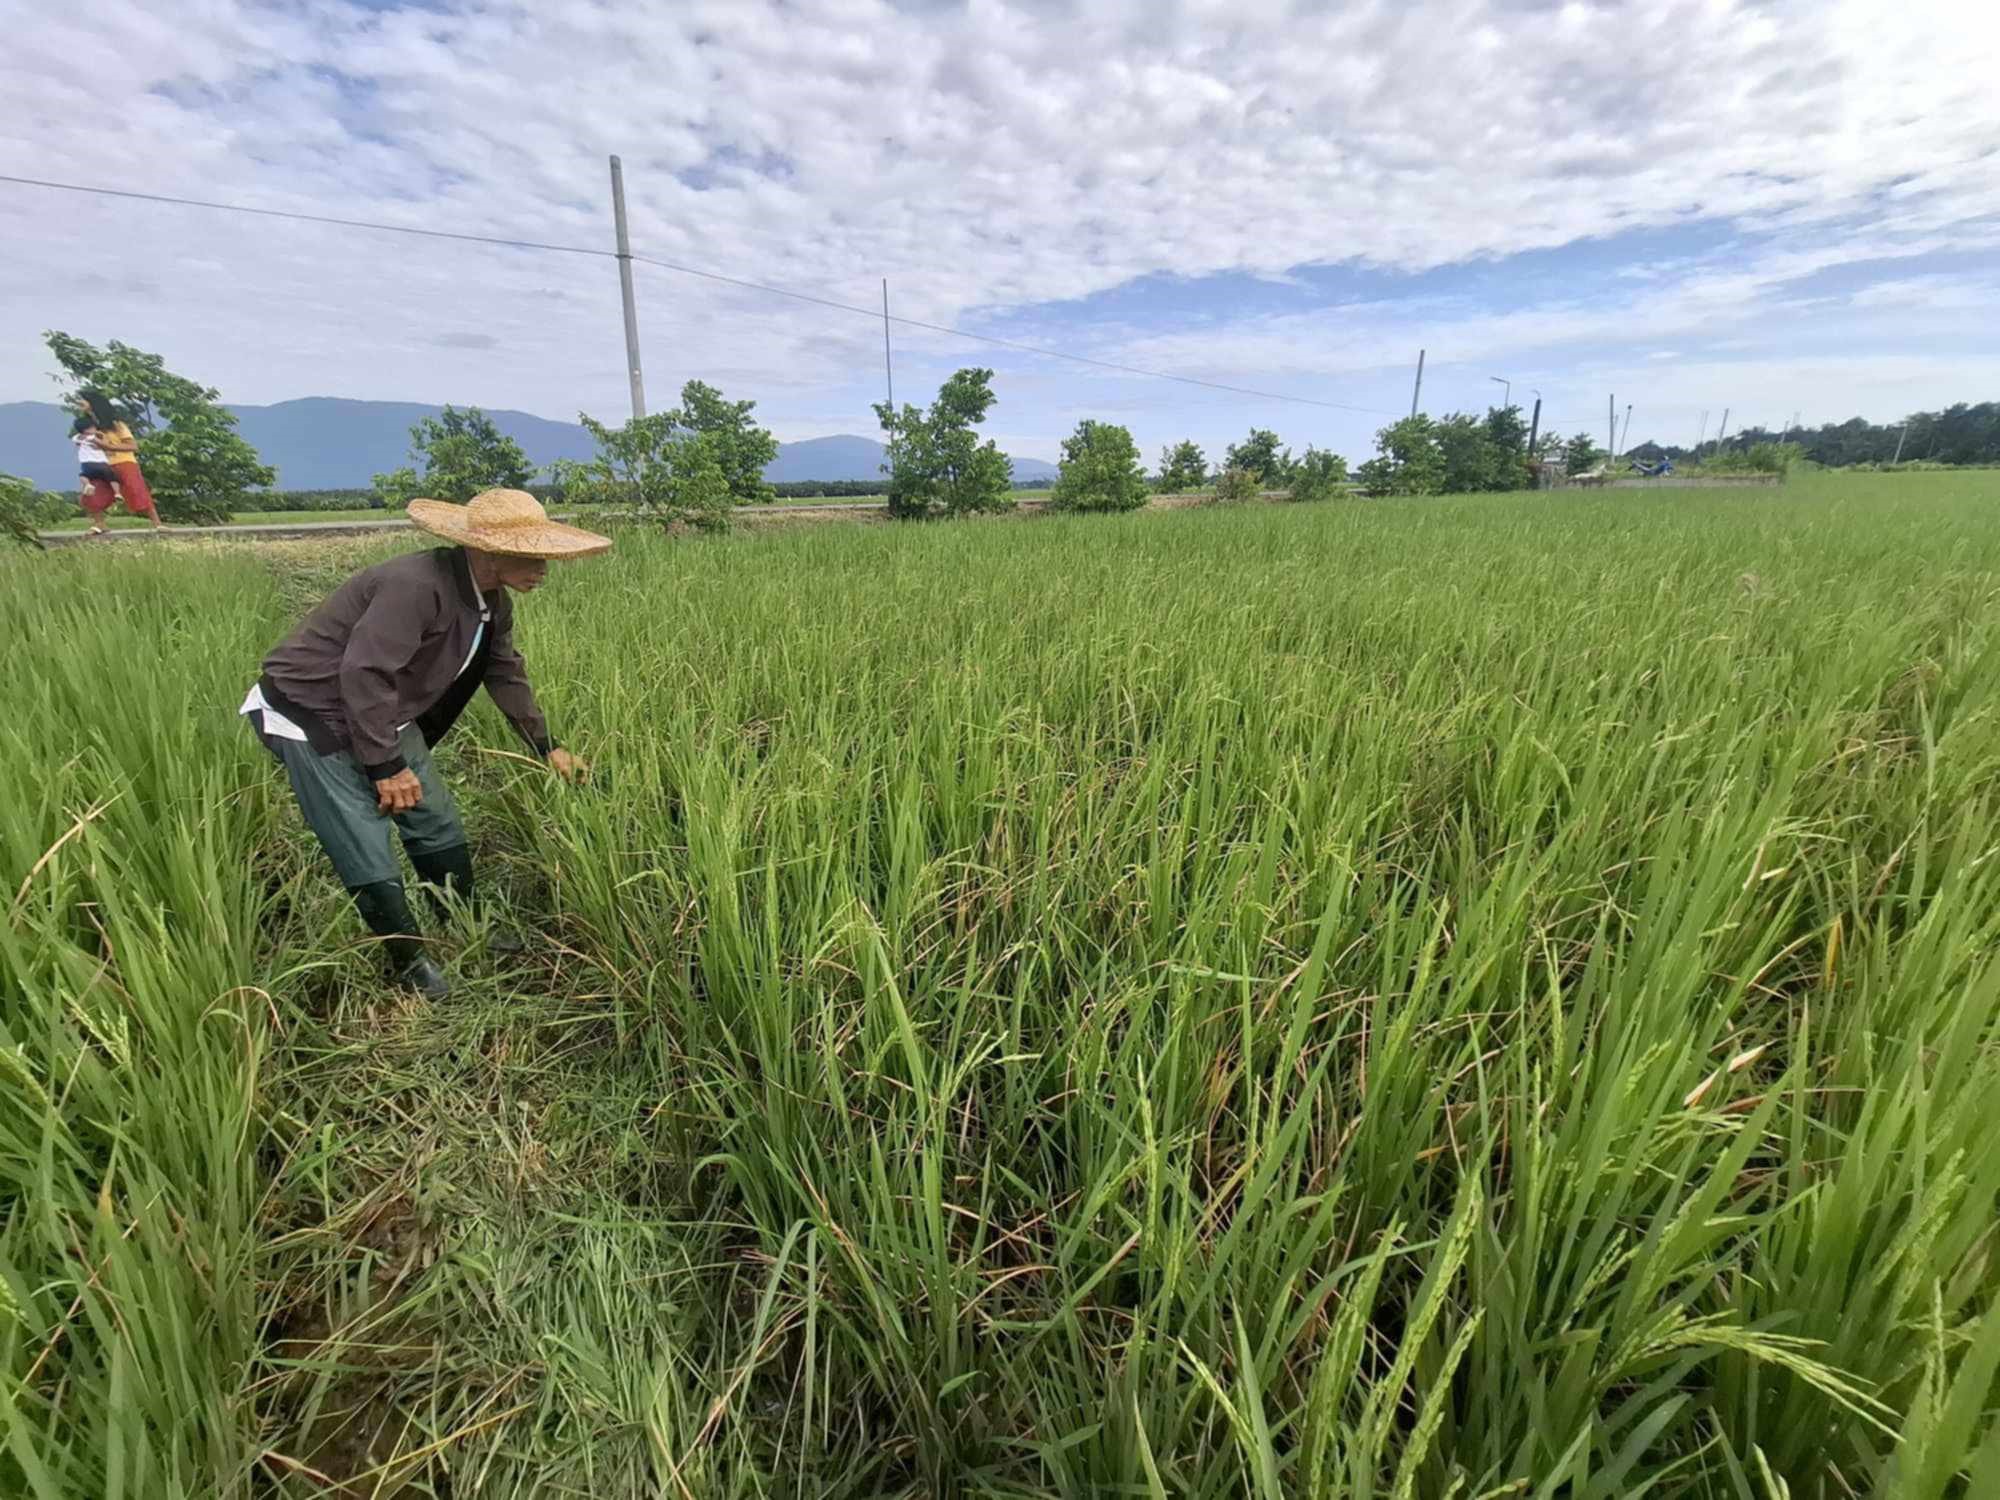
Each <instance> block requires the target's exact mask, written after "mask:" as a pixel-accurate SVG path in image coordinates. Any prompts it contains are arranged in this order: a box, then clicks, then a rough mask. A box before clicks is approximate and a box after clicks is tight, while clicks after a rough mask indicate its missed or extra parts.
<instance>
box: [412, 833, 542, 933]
mask: <svg viewBox="0 0 2000 1500" xmlns="http://www.w3.org/2000/svg"><path fill="white" fill-rule="evenodd" d="M410 863H411V864H412V865H414V866H415V867H416V871H417V875H418V877H419V878H420V879H422V881H423V883H424V893H425V894H426V895H428V896H429V897H430V900H431V906H432V909H433V910H435V911H436V912H437V914H438V918H439V920H440V921H442V920H443V919H444V918H445V917H446V916H448V915H449V914H450V911H451V907H450V904H449V902H448V901H447V900H446V899H445V898H446V895H447V894H449V896H450V897H451V898H452V899H455V900H457V901H460V902H463V903H464V904H465V905H466V906H467V907H470V908H473V909H475V910H477V909H479V903H478V897H477V891H476V887H475V886H474V884H473V879H472V851H471V850H470V849H468V848H467V847H466V846H465V845H464V844H454V845H452V846H451V848H449V849H432V850H428V851H427V852H425V853H423V854H412V855H411V856H410ZM486 947H487V950H488V951H489V952H492V953H496V954H502V955H511V954H515V953H519V952H521V950H522V949H523V948H524V947H526V944H524V943H523V942H522V941H521V937H520V934H518V933H516V932H515V931H513V929H511V928H509V927H504V926H503V927H492V928H489V929H488V931H487V934H486Z"/></svg>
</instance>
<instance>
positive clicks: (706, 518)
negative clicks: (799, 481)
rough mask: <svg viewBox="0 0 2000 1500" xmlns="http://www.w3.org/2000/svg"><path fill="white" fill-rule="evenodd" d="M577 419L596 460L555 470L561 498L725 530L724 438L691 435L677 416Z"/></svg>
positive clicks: (729, 508) (731, 503) (729, 500)
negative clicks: (616, 423) (617, 421)
mask: <svg viewBox="0 0 2000 1500" xmlns="http://www.w3.org/2000/svg"><path fill="white" fill-rule="evenodd" d="M576 419H577V421H578V422H580V423H581V424H582V425H583V428H584V430H585V431H586V432H588V433H589V434H590V435H591V437H592V438H593V439H595V440H596V443H597V456H596V457H595V458H594V459H592V460H591V461H590V462H588V463H575V462H571V461H568V460H565V461H563V462H561V463H558V464H557V465H556V466H555V480H556V484H557V485H558V486H559V487H560V489H561V491H562V495H563V498H564V499H565V500H566V501H571V502H574V503H577V504H583V505H617V506H622V507H624V508H626V509H628V510H631V511H634V512H637V513H639V514H641V515H645V516H650V517H652V518H655V519H657V520H659V521H661V522H662V523H664V524H666V525H668V526H677V525H678V526H693V527H696V528H698V529H700V530H702V531H727V530H728V529H729V523H730V516H731V513H732V512H733V511H734V510H735V508H736V497H735V495H734V493H733V492H732V491H731V490H730V487H729V469H728V462H727V455H728V451H729V450H728V447H727V439H726V437H723V436H721V435H718V434H717V433H714V432H692V431H689V430H688V429H687V428H685V427H683V426H682V425H681V420H680V419H681V413H680V412H678V411H663V412H655V413H654V414H653V415H651V416H649V417H634V418H633V419H632V420H631V421H629V422H627V423H625V425H624V426H622V427H610V426H606V425H605V424H604V423H602V422H600V421H598V420H597V419H596V418H595V417H593V416H591V415H590V414H589V413H588V412H578V413H577V417H576Z"/></svg>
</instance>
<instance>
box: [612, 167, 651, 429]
mask: <svg viewBox="0 0 2000 1500" xmlns="http://www.w3.org/2000/svg"><path fill="white" fill-rule="evenodd" d="M611 217H612V219H613V220H614V221H615V222H616V224H617V226H618V290H619V292H620V293H622V294H623V296H624V298H625V366H626V373H627V374H629V375H630V376H631V377H632V417H633V420H635V421H636V420H637V419H638V418H640V417H643V416H645V415H646V378H645V376H643V375H641V374H640V373H639V308H638V305H637V304H636V303H634V302H633V300H632V236H631V234H630V233H629V232H628V231H627V229H626V227H625V168H624V167H623V166H621V165H620V164H619V161H618V158H617V157H615V156H614V157H612V158H611Z"/></svg>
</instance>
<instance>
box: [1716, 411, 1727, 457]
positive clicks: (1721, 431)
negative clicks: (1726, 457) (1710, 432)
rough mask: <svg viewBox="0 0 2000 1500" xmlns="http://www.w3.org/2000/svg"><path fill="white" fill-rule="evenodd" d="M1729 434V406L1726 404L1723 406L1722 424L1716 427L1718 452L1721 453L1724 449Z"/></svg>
mask: <svg viewBox="0 0 2000 1500" xmlns="http://www.w3.org/2000/svg"><path fill="white" fill-rule="evenodd" d="M1728 434H1729V408H1728V407H1726V406H1725V407H1723V408H1722V425H1721V426H1720V427H1718V428H1716V429H1715V451H1716V452H1717V453H1720V452H1721V451H1722V445H1723V442H1724V441H1725V440H1726V439H1727V437H1728Z"/></svg>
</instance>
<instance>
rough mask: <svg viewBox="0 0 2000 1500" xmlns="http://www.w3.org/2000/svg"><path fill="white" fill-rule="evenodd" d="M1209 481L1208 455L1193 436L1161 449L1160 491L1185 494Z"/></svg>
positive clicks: (1168, 493)
mask: <svg viewBox="0 0 2000 1500" xmlns="http://www.w3.org/2000/svg"><path fill="white" fill-rule="evenodd" d="M1207 483H1208V455H1207V454H1205V453H1203V452H1202V451H1201V448H1200V447H1199V446H1198V445H1197V444H1196V443H1195V441H1194V440H1193V439H1192V438H1189V439H1187V440H1186V441H1184V442H1180V443H1176V444H1175V445H1174V446H1173V447H1171V448H1162V449H1161V450H1160V479H1159V491H1160V493H1161V494H1162V495H1185V494H1189V493H1191V492H1192V491H1195V490H1198V489H1200V488H1201V487H1202V486H1203V485H1205V484H1207Z"/></svg>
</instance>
